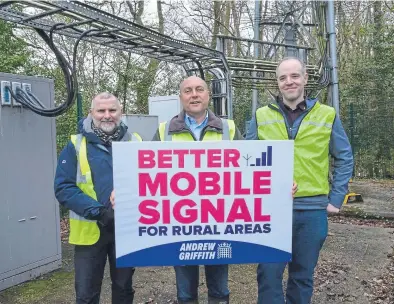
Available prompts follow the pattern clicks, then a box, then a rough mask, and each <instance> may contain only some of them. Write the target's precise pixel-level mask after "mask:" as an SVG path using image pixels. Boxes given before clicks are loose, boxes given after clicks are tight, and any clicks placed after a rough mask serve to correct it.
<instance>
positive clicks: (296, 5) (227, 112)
mask: <svg viewBox="0 0 394 304" xmlns="http://www.w3.org/2000/svg"><path fill="white" fill-rule="evenodd" d="M14 5H17V6H14ZM276 5H279V6H280V9H281V11H282V14H277V15H273V16H270V17H269V18H267V19H266V20H261V19H260V18H261V11H260V10H261V1H260V0H256V1H255V24H254V31H255V39H242V38H237V37H230V36H222V35H218V36H217V40H218V43H217V49H216V50H212V49H209V48H206V47H202V46H199V45H196V44H193V43H189V42H184V41H181V40H177V39H173V38H171V37H169V36H166V35H163V34H160V33H158V32H157V31H154V30H151V29H148V28H146V27H143V26H141V25H139V24H136V23H133V22H130V21H128V20H126V19H123V18H121V17H118V16H115V15H112V14H110V13H107V12H105V11H103V10H100V9H97V8H95V7H92V6H90V5H87V4H85V3H82V2H79V1H52V2H50V1H3V2H1V3H0V19H4V20H7V21H10V22H14V23H17V24H20V25H24V26H28V27H31V28H34V29H40V30H43V31H45V32H46V33H49V34H51V35H52V34H53V33H56V34H59V35H64V36H68V37H72V38H75V39H80V40H84V41H88V42H92V43H95V44H98V45H102V46H106V47H110V48H114V49H117V50H120V51H126V52H132V53H136V54H140V55H143V56H147V57H150V58H155V59H157V60H160V61H166V62H170V63H176V64H180V65H182V66H183V67H184V69H185V71H186V73H187V74H188V75H192V74H199V75H200V76H201V77H202V78H204V73H206V72H209V73H211V74H212V75H213V76H214V79H213V80H212V81H211V84H212V97H213V104H214V110H215V113H217V114H218V115H220V116H222V117H228V118H232V116H233V100H232V87H235V88H236V87H243V88H251V89H253V100H252V113H253V112H254V111H255V110H256V108H257V100H258V89H259V88H264V89H267V90H268V91H269V92H270V90H271V89H275V88H276V87H277V85H276V77H275V69H276V65H277V60H279V59H278V58H274V57H277V55H278V53H279V51H281V52H282V53H284V55H285V56H289V55H293V56H298V57H299V58H300V59H301V60H303V61H304V62H305V63H306V64H307V63H308V64H307V71H308V74H309V82H308V86H307V87H306V89H307V91H315V92H316V91H318V92H320V91H321V90H322V89H323V88H325V87H327V86H329V87H330V90H329V97H330V104H331V105H333V106H334V107H335V108H336V110H337V113H339V93H338V76H337V64H336V54H335V51H336V44H335V43H336V42H335V39H336V37H335V23H334V4H333V2H332V1H316V0H315V1H304V2H302V3H300V2H299V1H279V2H276ZM305 14H311V15H312V20H311V21H308V22H302V21H303V20H302V17H303V16H304V15H305ZM55 16H57V17H61V18H57V20H64V22H63V23H55V22H54V21H53V17H55ZM65 17H66V18H65ZM262 26H264V28H267V27H275V28H276V29H277V31H276V34H275V35H274V37H273V39H272V41H262V40H261V39H259V38H260V31H261V28H262ZM307 28H314V30H315V31H316V32H317V33H318V35H317V37H315V36H313V35H311V33H310V31H308V30H307ZM301 33H302V34H304V35H307V36H308V39H303V40H304V42H306V41H307V42H308V43H307V44H308V45H298V44H297V40H298V41H299V40H301V39H298V38H299V37H300V36H302V34H301ZM301 38H302V37H301ZM229 42H230V43H229ZM241 43H244V44H245V43H246V44H247V45H249V47H248V49H250V46H253V48H252V49H253V55H252V54H251V52H249V51H248V54H246V55H247V56H243V57H244V58H241V57H242V56H231V55H229V53H228V52H227V51H228V50H226V46H227V45H231V44H232V45H233V46H235V47H236V45H237V44H241ZM283 49H284V52H283V51H282V50H283ZM313 51H317V52H320V58H319V59H318V60H315V62H314V64H313V65H311V64H309V57H310V53H311V52H313ZM284 55H283V54H282V57H283V56H284ZM317 94H318V93H317ZM271 95H273V94H272V93H271Z"/></svg>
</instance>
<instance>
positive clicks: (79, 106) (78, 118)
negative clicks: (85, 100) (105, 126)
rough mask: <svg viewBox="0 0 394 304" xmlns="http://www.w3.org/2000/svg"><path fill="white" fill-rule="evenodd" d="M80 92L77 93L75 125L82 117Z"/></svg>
mask: <svg viewBox="0 0 394 304" xmlns="http://www.w3.org/2000/svg"><path fill="white" fill-rule="evenodd" d="M82 116H83V113H82V94H81V92H78V93H77V126H78V122H79V121H80V120H81V119H82Z"/></svg>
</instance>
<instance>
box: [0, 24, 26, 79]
mask: <svg viewBox="0 0 394 304" xmlns="http://www.w3.org/2000/svg"><path fill="white" fill-rule="evenodd" d="M13 28H14V25H13V24H11V23H8V22H5V21H3V20H0V71H1V72H3V73H18V72H20V71H21V69H22V68H23V67H24V66H25V64H26V62H27V61H28V59H29V56H30V52H29V51H28V49H27V44H26V42H24V40H23V39H21V38H18V37H16V36H15V35H14V34H13Z"/></svg>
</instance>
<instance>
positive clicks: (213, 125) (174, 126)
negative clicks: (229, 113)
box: [152, 110, 244, 141]
mask: <svg viewBox="0 0 394 304" xmlns="http://www.w3.org/2000/svg"><path fill="white" fill-rule="evenodd" d="M207 131H214V132H217V133H223V125H222V120H221V119H220V117H218V116H216V115H215V113H213V112H212V111H211V110H208V122H207V125H206V126H205V128H204V129H203V130H202V132H201V138H200V140H202V139H203V138H204V135H205V133H206V132H207ZM185 132H186V133H190V134H192V135H193V133H192V131H191V130H190V128H189V127H188V126H187V125H186V122H185V111H182V112H181V113H179V114H178V115H176V116H174V117H173V118H172V119H171V120H170V125H169V127H168V133H169V134H176V133H185ZM243 139H244V138H243V137H242V135H241V132H239V130H238V128H237V127H235V135H234V140H243ZM152 141H160V132H159V129H158V130H157V131H156V134H155V136H153V138H152Z"/></svg>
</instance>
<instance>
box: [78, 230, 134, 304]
mask: <svg viewBox="0 0 394 304" xmlns="http://www.w3.org/2000/svg"><path fill="white" fill-rule="evenodd" d="M107 257H108V260H109V266H110V275H111V281H112V286H111V287H112V303H114V304H126V303H127V304H131V303H133V299H134V289H133V287H132V280H133V274H134V268H116V255H115V236H114V233H113V232H108V231H106V230H105V229H100V238H99V240H98V241H97V243H96V244H94V245H87V246H82V245H76V246H75V253H74V266H75V292H76V303H77V304H99V302H100V292H101V284H102V281H103V275H104V268H105V264H106V262H107Z"/></svg>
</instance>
